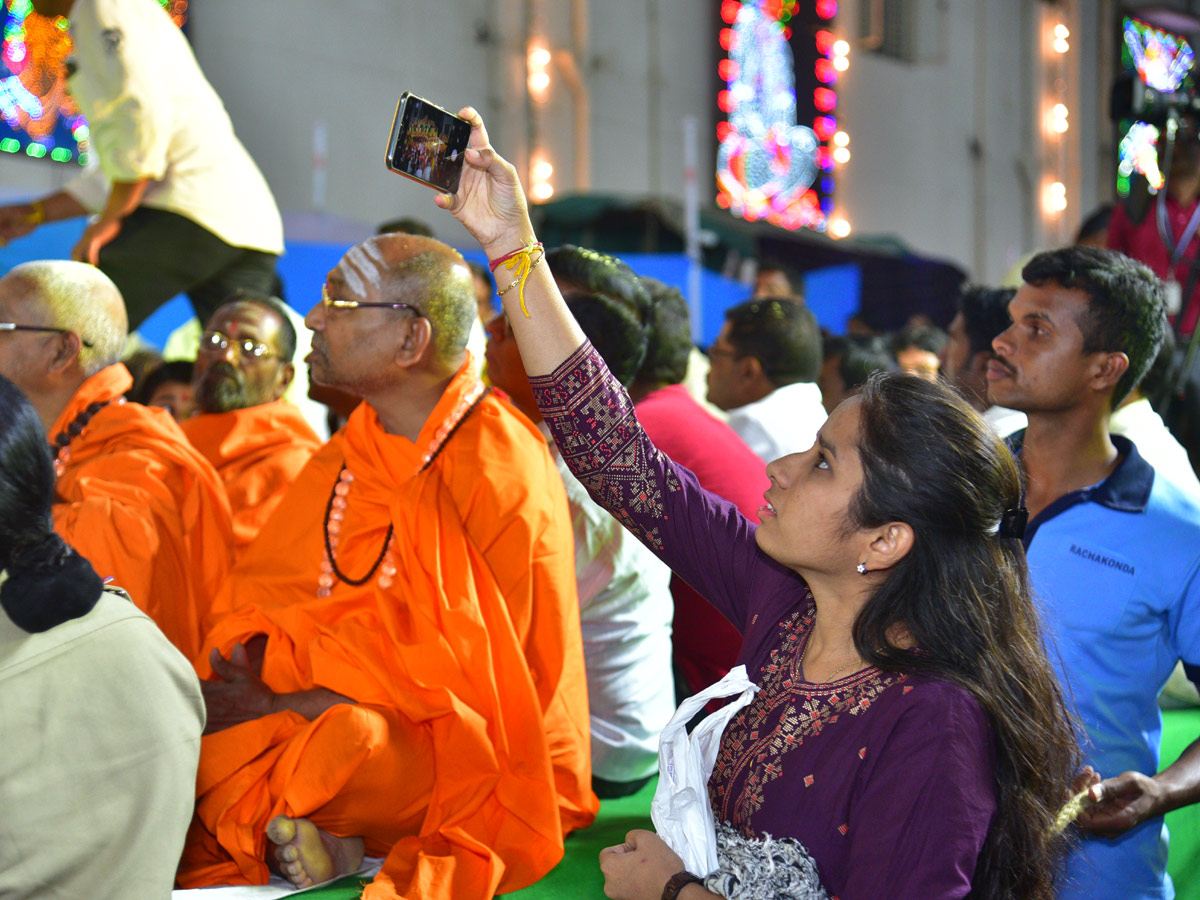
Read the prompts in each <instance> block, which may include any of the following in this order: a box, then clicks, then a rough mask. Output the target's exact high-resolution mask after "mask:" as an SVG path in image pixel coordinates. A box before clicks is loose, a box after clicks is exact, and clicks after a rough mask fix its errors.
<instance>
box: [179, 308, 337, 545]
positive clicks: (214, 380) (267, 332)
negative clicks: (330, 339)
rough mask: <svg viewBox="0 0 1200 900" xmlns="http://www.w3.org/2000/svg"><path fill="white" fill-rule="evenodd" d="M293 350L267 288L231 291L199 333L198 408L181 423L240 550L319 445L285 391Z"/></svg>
mask: <svg viewBox="0 0 1200 900" xmlns="http://www.w3.org/2000/svg"><path fill="white" fill-rule="evenodd" d="M295 353H296V330H295V329H294V328H293V327H292V324H291V322H290V321H288V316H287V312H286V310H284V308H283V305H282V301H280V300H277V299H275V298H274V297H269V296H267V295H266V294H256V293H250V292H239V293H237V294H235V295H234V296H233V297H231V298H230V299H229V300H228V301H226V303H225V304H224V305H223V306H221V307H220V308H219V309H217V311H216V312H215V313H213V316H212V318H211V319H209V320H208V324H207V326H206V327H205V329H204V333H203V334H202V335H201V337H200V348H199V352H198V353H197V354H196V366H195V371H194V374H193V378H192V388H193V392H194V395H195V403H196V407H197V409H198V411H199V412H198V413H197V415H195V416H193V417H192V418H190V419H188V420H186V421H185V422H183V430H184V433H185V434H186V435H187V436H188V440H190V441H191V442H192V444H193V445H194V446H195V447H196V449H197V450H199V451H200V452H201V454H203V455H204V457H205V458H206V459H208V461H209V462H211V463H212V464H213V467H214V468H215V469H216V470H217V474H218V475H220V476H221V480H222V481H223V482H224V483H225V490H226V492H227V493H228V494H229V503H230V505H231V506H232V508H233V534H234V541H235V545H234V546H235V550H236V553H237V555H239V556H240V555H241V553H242V551H243V550H245V549H246V547H247V546H249V544H250V542H251V541H253V540H254V538H255V537H256V536H257V535H258V532H259V529H261V528H262V526H263V524H264V523H265V522H266V521H267V519H268V518H270V515H271V513H272V512H274V510H275V507H276V506H278V505H279V501H280V500H282V499H283V495H284V494H285V493H286V492H287V489H288V487H290V486H291V483H292V481H293V480H294V479H295V477H296V475H298V474H299V472H300V470H301V469H302V468H304V464H305V463H306V462H308V459H309V457H310V456H312V455H313V453H314V452H315V451H316V449H317V448H318V447H319V446H321V440H320V438H318V437H317V435H316V433H315V432H314V431H313V430H312V428H311V427H309V425H308V423H307V422H306V421H305V420H304V417H303V415H301V413H300V410H299V409H298V408H297V407H296V406H295V405H293V404H292V403H289V402H288V401H286V400H284V399H283V394H284V391H286V390H287V388H288V385H289V384H291V383H292V379H293V378H294V377H295V374H296V368H295V366H294V365H293V363H292V357H293V356H295Z"/></svg>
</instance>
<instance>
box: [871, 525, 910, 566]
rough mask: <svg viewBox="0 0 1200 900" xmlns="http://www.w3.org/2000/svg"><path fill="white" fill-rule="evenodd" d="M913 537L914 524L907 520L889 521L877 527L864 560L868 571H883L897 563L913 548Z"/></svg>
mask: <svg viewBox="0 0 1200 900" xmlns="http://www.w3.org/2000/svg"><path fill="white" fill-rule="evenodd" d="M913 539H914V536H913V530H912V526H911V525H909V524H908V523H907V522H888V524H886V525H884V526H883V527H882V528H878V529H876V530H875V534H874V537H872V538H871V543H870V544H869V545H868V546H867V555H866V559H865V560H863V561H864V562H865V563H866V564H867V571H868V572H878V571H883V570H886V569H890V568H891V567H892V566H894V565H896V563H898V562H900V560H902V559H904V557H906V556H908V553H909V551H910V550H912V546H913Z"/></svg>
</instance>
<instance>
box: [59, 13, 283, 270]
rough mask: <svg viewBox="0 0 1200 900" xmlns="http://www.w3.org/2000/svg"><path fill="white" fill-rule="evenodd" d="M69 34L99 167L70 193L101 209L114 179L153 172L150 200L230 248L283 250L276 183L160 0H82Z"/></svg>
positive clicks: (76, 88)
mask: <svg viewBox="0 0 1200 900" xmlns="http://www.w3.org/2000/svg"><path fill="white" fill-rule="evenodd" d="M71 39H72V41H73V43H74V55H73V60H74V64H75V72H74V74H73V75H72V76H71V78H70V82H69V88H70V91H71V95H72V96H73V97H74V98H75V100H76V102H77V103H78V104H79V108H80V110H81V111H82V112H83V114H84V115H85V116H87V120H88V127H89V129H90V132H91V134H90V141H91V147H92V152H94V153H95V155H96V158H97V160H98V162H99V168H93V169H90V170H89V171H87V172H85V173H84V174H83V175H81V176H80V177H79V178H76V179H75V180H74V181H72V182H70V183H69V184H67V185H66V187H65V190H66V191H67V193H69V194H71V195H72V196H73V197H74V198H75V199H76V200H78V201H79V202H80V203H81V204H83V206H85V207H86V208H88V209H90V210H92V211H98V210H99V209H100V208H101V207H103V205H104V201H105V200H106V199H107V197H108V192H109V184H110V182H113V181H137V180H140V179H142V178H149V179H151V184H150V185H149V186H148V188H147V190H146V193H145V196H144V197H143V199H142V205H143V206H150V207H154V208H156V209H165V210H168V211H170V212H173V213H177V214H179V215H181V216H185V217H186V218H188V219H191V220H192V221H193V222H196V223H197V224H198V225H201V226H203V227H204V228H206V229H207V230H208V231H211V232H212V233H213V234H215V235H216V236H217V237H219V238H220V239H221V240H223V241H224V242H225V243H227V244H229V245H231V246H234V247H246V248H249V249H252V250H262V251H265V252H267V253H282V252H283V221H282V220H281V219H280V216H279V209H278V207H277V206H276V205H275V198H274V197H273V196H272V195H271V189H270V188H269V187H268V186H267V182H266V179H264V178H263V175H262V172H260V171H259V169H258V166H257V165H255V163H254V160H253V159H251V158H250V154H249V153H247V152H246V148H245V147H243V146H242V143H241V141H239V140H238V138H237V135H235V134H234V133H233V124H232V123H231V122H230V121H229V114H228V113H227V112H226V111H225V106H224V104H222V103H221V98H220V97H218V96H217V93H216V91H214V90H213V88H212V85H210V84H209V83H208V79H206V78H205V77H204V73H203V72H201V71H200V66H199V65H198V64H197V62H196V57H195V56H194V55H193V54H192V48H191V47H190V46H189V45H188V42H187V39H186V38H185V37H184V36H183V33H182V32H181V31H180V30H179V29H178V28H177V27H175V25H174V23H173V22H172V21H171V19H170V17H169V16H168V15H167V14H166V12H165V11H164V10H163V9H162V7H161V6H160V5H159V4H158V3H157V2H156V0H76V2H75V5H74V7H72V9H71Z"/></svg>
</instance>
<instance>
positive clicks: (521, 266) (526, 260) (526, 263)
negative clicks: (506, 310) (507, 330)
mask: <svg viewBox="0 0 1200 900" xmlns="http://www.w3.org/2000/svg"><path fill="white" fill-rule="evenodd" d="M535 253H536V254H537V256H536V257H534V254H535ZM545 257H546V251H545V248H543V247H542V244H541V242H539V241H530V242H529V243H528V244H526V245H525V246H524V247H521V248H520V249H518V250H514V251H513V252H512V253H507V254H505V255H504V256H501V257H500V258H499V259H497V260H496V261H495V262H492V263H489V266H490V267H491V270H492V271H493V272H495V271H496V269H497V267H499V266H500V265H502V264H503V266H504V268H506V269H512V270H515V271H516V273H517V277H516V278H514V279H513V280H512V281H510V282H509V283H508V284H507V285H505V286H504V287H503V288H501V289H500V290H498V291H496V294H497V295H498V296H500V297H503V296H504V295H505V294H507V293H508V292H509V291H511V290H512V289H513V288H515V287H518V286H519V289H518V296H519V297H520V299H521V312H523V313H525V318H529V310H528V309H526V308H525V279H526V278H528V277H529V273H530V272H532V271H533V270H534V268H536V267H537V265H538V263H540V262H541V261H542V260H543V259H545Z"/></svg>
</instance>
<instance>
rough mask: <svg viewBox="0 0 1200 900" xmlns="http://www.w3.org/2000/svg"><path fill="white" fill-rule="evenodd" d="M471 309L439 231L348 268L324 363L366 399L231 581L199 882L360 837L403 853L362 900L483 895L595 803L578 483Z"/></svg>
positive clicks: (201, 795) (313, 320)
mask: <svg viewBox="0 0 1200 900" xmlns="http://www.w3.org/2000/svg"><path fill="white" fill-rule="evenodd" d="M475 315H476V305H475V299H474V295H473V291H472V287H471V275H470V272H469V271H468V269H467V267H466V265H465V263H464V262H463V260H462V257H460V256H459V255H458V254H457V253H456V252H455V251H453V250H451V249H450V248H449V247H447V246H445V245H444V244H441V243H439V242H437V241H435V240H432V239H429V238H421V237H414V236H410V235H385V236H380V237H375V238H372V239H370V240H368V241H365V242H363V243H362V244H359V245H357V246H356V247H353V248H352V249H351V250H350V251H349V252H348V253H347V254H346V255H345V256H344V257H343V258H342V260H341V262H340V263H339V264H338V265H337V267H335V268H334V269H333V270H332V271H331V272H330V273H329V277H328V280H327V283H326V285H325V288H324V296H323V299H322V302H321V303H319V304H318V305H317V306H316V307H315V308H314V309H313V310H312V311H311V312H310V313H309V315H308V319H307V322H308V324H309V326H310V327H311V328H312V329H313V331H314V332H315V334H314V337H313V351H312V353H311V354H310V356H309V362H310V363H311V365H312V374H313V378H314V379H315V380H316V381H318V382H319V383H322V384H330V385H334V386H337V387H339V388H343V389H346V390H349V391H350V392H351V393H354V394H357V395H359V396H361V397H362V398H363V400H364V402H363V403H362V404H360V405H359V406H358V408H357V409H355V411H354V412H353V413H352V414H351V416H350V419H349V422H348V423H347V425H346V427H345V429H344V430H343V431H341V432H339V434H338V435H337V436H335V437H334V438H333V440H331V441H330V442H329V443H327V444H326V445H325V446H324V447H323V448H321V449H320V450H319V451H318V452H317V453H316V454H315V455H314V457H313V458H312V460H311V461H310V462H309V464H308V465H307V466H306V467H305V469H304V470H303V471H302V472H301V473H300V475H299V477H298V478H297V480H296V482H295V484H294V485H293V488H292V490H291V491H289V492H288V494H287V496H285V497H284V500H283V502H282V503H281V504H280V505H279V507H278V508H277V510H276V512H275V514H274V515H273V516H272V517H271V519H270V521H269V522H268V523H267V525H266V526H265V527H264V529H263V531H262V532H261V533H260V535H259V537H258V539H257V540H256V541H255V542H254V544H253V545H252V546H251V547H250V548H249V550H248V551H247V552H246V554H245V555H244V556H243V557H242V558H241V559H240V560H239V562H238V565H237V567H236V568H235V570H234V572H233V574H232V576H231V577H230V579H229V582H228V584H227V585H226V588H225V590H224V591H223V592H222V595H221V597H220V598H219V601H218V603H219V605H220V607H221V608H222V609H223V610H225V611H227V613H228V614H227V615H226V616H225V617H224V618H223V619H221V620H220V621H218V623H217V624H216V626H215V628H214V629H213V631H212V633H211V634H210V635H209V638H208V642H207V650H206V655H205V656H204V657H203V659H202V660H201V662H200V664H199V669H200V673H201V676H202V677H206V678H208V679H209V680H208V681H207V682H205V684H204V688H205V700H206V703H207V708H208V715H209V733H208V734H207V735H206V736H205V738H204V741H203V744H202V747H201V756H200V775H199V784H198V788H197V820H196V822H195V823H194V825H193V828H192V830H191V833H190V835H189V839H188V845H187V847H186V849H185V852H184V859H183V865H182V867H181V870H180V881H181V883H182V884H183V885H184V886H186V887H199V886H204V885H214V884H229V883H238V884H258V883H263V882H265V881H266V880H267V877H268V870H269V868H271V867H273V868H276V869H278V870H279V871H281V872H282V874H284V875H286V876H287V877H288V878H290V879H291V880H292V881H293V882H295V883H296V884H298V885H308V884H311V883H316V882H319V881H322V880H324V879H326V878H328V877H332V876H334V875H338V874H343V873H345V872H348V871H353V870H354V869H355V868H356V867H357V866H358V863H359V860H360V859H361V858H362V855H363V853H364V851H365V852H366V853H369V854H371V855H379V856H386V857H387V860H386V862H385V863H384V866H383V870H382V871H381V872H380V874H379V875H378V876H377V877H376V878H375V880H374V882H373V883H372V884H370V885H369V886H368V887H367V888H366V891H365V893H364V895H363V896H364V897H366V898H368V900H377V898H392V897H396V896H398V895H400V896H404V897H420V898H447V900H448V898H452V897H453V898H457V897H490V896H492V895H493V894H495V893H496V892H497V891H502V892H507V891H511V890H515V889H518V888H521V887H524V886H526V885H528V884H530V883H532V882H533V881H535V880H537V879H538V878H540V877H541V876H542V875H544V874H545V873H546V872H548V871H549V870H550V869H551V868H552V867H553V866H554V864H555V863H557V862H558V860H559V859H560V858H561V856H562V852H563V844H562V841H563V836H564V834H565V833H566V832H568V831H570V830H572V829H574V828H578V827H581V826H583V825H587V824H589V823H590V822H591V821H592V819H593V817H594V815H595V812H596V808H597V802H596V799H595V797H594V795H593V794H592V792H591V789H590V779H591V770H590V765H589V757H588V741H589V736H588V704H587V686H586V681H585V678H584V664H583V652H582V646H581V638H580V631H579V612H578V601H577V599H576V592H575V577H574V567H573V560H572V535H571V523H570V518H569V516H568V514H567V502H566V497H565V495H564V492H563V486H562V479H561V478H560V477H559V475H558V472H557V470H556V469H555V467H554V463H553V462H552V461H551V459H550V455H549V453H548V452H547V450H546V444H545V440H544V439H543V438H542V436H541V434H540V433H539V432H538V431H537V429H535V428H534V427H533V426H532V425H531V424H530V423H529V422H528V420H526V419H525V418H524V417H522V416H520V415H519V414H518V413H517V412H516V411H515V410H514V409H513V408H512V407H511V406H509V405H508V404H507V403H506V402H505V401H503V400H501V399H500V398H499V397H498V396H496V395H495V394H490V393H488V392H487V391H486V390H485V389H484V387H483V385H482V384H481V383H480V382H479V381H478V379H477V378H476V377H475V375H474V374H473V370H472V368H471V364H470V359H469V354H468V353H467V352H466V350H465V346H466V342H467V336H468V334H469V333H470V330H471V323H472V322H473V320H474V318H475ZM210 667H211V668H210Z"/></svg>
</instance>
